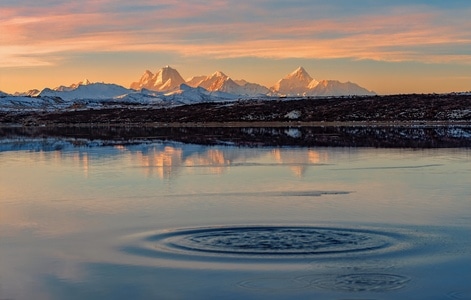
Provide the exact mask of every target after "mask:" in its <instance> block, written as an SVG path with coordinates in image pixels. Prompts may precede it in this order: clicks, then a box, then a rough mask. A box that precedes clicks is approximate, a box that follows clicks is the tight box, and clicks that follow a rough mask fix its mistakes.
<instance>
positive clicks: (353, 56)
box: [0, 0, 471, 94]
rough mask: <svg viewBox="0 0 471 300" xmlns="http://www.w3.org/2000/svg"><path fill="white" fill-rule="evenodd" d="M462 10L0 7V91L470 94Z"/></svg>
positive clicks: (17, 1) (345, 2)
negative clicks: (187, 84) (91, 85)
mask: <svg viewBox="0 0 471 300" xmlns="http://www.w3.org/2000/svg"><path fill="white" fill-rule="evenodd" d="M470 16H471V1H469V0H449V1H439V0H420V1H419V0H407V1H406V0H397V1H382V0H380V1H374V0H358V1H351V0H333V1H318V0H293V1H286V0H237V1H232V0H206V1H203V0H186V1H179V0H159V1H151V0H135V1H128V0H126V1H124V0H113V1H111V0H93V1H92V0H83V1H61V0H42V1H37V0H2V2H1V3H0V40H1V43H0V90H1V91H4V92H9V93H12V92H15V91H26V90H29V89H33V88H37V89H43V88H45V87H51V88H53V87H56V86H58V85H70V84H72V83H74V82H79V81H81V80H83V79H84V78H88V79H89V80H90V81H92V82H94V81H100V82H101V81H104V82H109V83H117V84H120V85H123V86H125V87H129V85H130V84H131V82H133V81H137V80H138V79H139V78H140V76H141V75H142V73H144V71H145V70H146V69H149V70H151V71H153V72H155V71H156V70H158V69H160V68H161V67H163V66H165V65H170V66H171V67H173V68H176V69H177V70H178V71H179V72H180V74H181V75H182V76H183V78H188V77H192V76H196V75H209V74H211V73H213V72H215V71H217V70H221V71H223V72H224V73H226V74H227V75H229V76H231V77H232V78H235V79H246V80H248V81H251V82H257V83H260V84H263V85H266V86H268V87H270V86H272V85H274V84H275V82H276V81H277V80H278V79H280V78H282V77H284V76H285V75H286V74H287V73H290V72H291V71H293V70H294V69H296V68H297V67H298V66H303V67H304V68H305V69H306V70H307V71H308V72H309V73H310V75H311V76H312V77H314V78H315V79H318V80H321V79H337V80H340V81H352V82H355V83H358V84H359V85H361V86H363V87H365V88H367V89H369V90H374V91H376V92H377V93H380V94H390V93H411V92H418V93H422V92H451V91H469V90H471V18H470Z"/></svg>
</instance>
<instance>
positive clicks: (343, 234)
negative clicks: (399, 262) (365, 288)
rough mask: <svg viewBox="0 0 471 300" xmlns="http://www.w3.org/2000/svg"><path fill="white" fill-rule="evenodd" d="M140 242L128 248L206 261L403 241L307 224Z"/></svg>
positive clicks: (355, 249)
mask: <svg viewBox="0 0 471 300" xmlns="http://www.w3.org/2000/svg"><path fill="white" fill-rule="evenodd" d="M140 241H141V242H139V243H138V245H137V246H129V247H126V248H125V249H124V251H125V252H127V253H131V254H136V255H140V256H151V257H156V258H162V257H165V258H172V259H184V260H200V259H203V260H207V261H210V260H214V259H224V258H236V259H239V260H240V259H241V258H246V259H251V258H253V259H257V260H259V261H260V260H261V259H268V260H270V261H273V260H274V259H276V258H279V259H284V260H285V259H289V260H293V259H296V258H302V259H305V258H308V257H311V258H314V257H332V256H335V257H336V256H338V255H341V254H349V253H352V254H363V253H376V251H388V249H389V250H391V249H393V248H394V247H395V246H397V245H398V244H400V243H401V242H400V240H399V237H398V235H397V234H394V233H388V232H381V231H375V230H365V229H350V228H331V227H309V226H235V227H203V228H189V229H178V230H171V231H161V232H154V233H148V234H146V235H145V236H143V237H142V238H141V240H140ZM391 251H392V250H391Z"/></svg>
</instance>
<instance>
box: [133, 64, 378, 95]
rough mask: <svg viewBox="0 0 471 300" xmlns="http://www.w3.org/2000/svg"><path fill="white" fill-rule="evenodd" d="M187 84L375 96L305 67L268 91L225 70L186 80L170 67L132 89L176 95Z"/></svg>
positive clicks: (242, 91)
mask: <svg viewBox="0 0 471 300" xmlns="http://www.w3.org/2000/svg"><path fill="white" fill-rule="evenodd" d="M183 83H185V84H186V85H188V86H190V87H202V88H204V89H205V90H207V91H211V92H214V91H219V92H225V93H230V94H235V95H243V96H258V95H278V96H346V95H375V93H374V92H372V91H369V90H367V89H365V88H363V87H361V86H359V85H357V84H355V83H352V82H340V81H337V80H321V81H317V80H316V79H313V78H312V77H311V76H310V75H309V74H308V73H307V71H306V70H305V69H304V68H303V67H299V68H297V69H296V70H295V71H293V72H292V73H290V74H288V75H287V76H286V77H284V78H282V79H280V80H279V81H278V82H277V83H276V84H275V85H274V86H272V87H271V88H267V87H265V86H262V85H260V84H257V83H251V82H247V81H245V80H243V79H241V80H234V79H232V78H230V77H229V76H227V75H226V74H224V73H223V72H221V71H217V72H215V73H213V74H211V75H209V76H204V75H203V76H196V77H192V78H189V79H188V80H186V81H185V80H184V79H183V78H182V76H181V75H180V74H179V73H178V71H177V70H175V69H173V68H171V67H169V66H166V67H164V68H162V69H160V70H158V71H157V72H156V73H155V74H154V73H152V72H151V71H149V70H146V71H145V72H144V74H143V75H142V76H141V78H140V79H139V80H138V81H136V82H133V83H131V86H130V87H131V89H134V90H141V89H148V90H152V91H157V92H173V91H175V90H178V89H179V88H180V85H181V84H183Z"/></svg>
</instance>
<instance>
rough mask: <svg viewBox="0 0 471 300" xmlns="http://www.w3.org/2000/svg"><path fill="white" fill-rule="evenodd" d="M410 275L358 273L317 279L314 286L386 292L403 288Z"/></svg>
mask: <svg viewBox="0 0 471 300" xmlns="http://www.w3.org/2000/svg"><path fill="white" fill-rule="evenodd" d="M409 281H410V278H409V277H406V276H402V275H397V274H383V273H356V274H346V275H339V276H335V277H325V278H322V279H318V280H315V281H314V282H313V285H314V286H317V287H319V288H323V289H329V290H341V291H348V292H386V291H391V290H397V289H400V288H403V287H404V286H405V285H406V284H407V283H408V282H409Z"/></svg>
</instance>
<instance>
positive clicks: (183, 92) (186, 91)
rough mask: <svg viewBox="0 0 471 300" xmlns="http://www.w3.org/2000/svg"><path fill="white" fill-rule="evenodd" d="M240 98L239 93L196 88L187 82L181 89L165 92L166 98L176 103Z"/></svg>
mask: <svg viewBox="0 0 471 300" xmlns="http://www.w3.org/2000/svg"><path fill="white" fill-rule="evenodd" d="M239 98H240V97H239V95H234V94H231V93H225V92H221V91H208V90H207V89H205V88H203V87H196V88H194V87H191V86H189V85H187V84H181V85H180V89H179V90H177V91H174V92H171V93H167V94H165V100H166V101H167V102H173V103H174V104H194V103H200V102H217V101H234V100H238V99H239Z"/></svg>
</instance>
